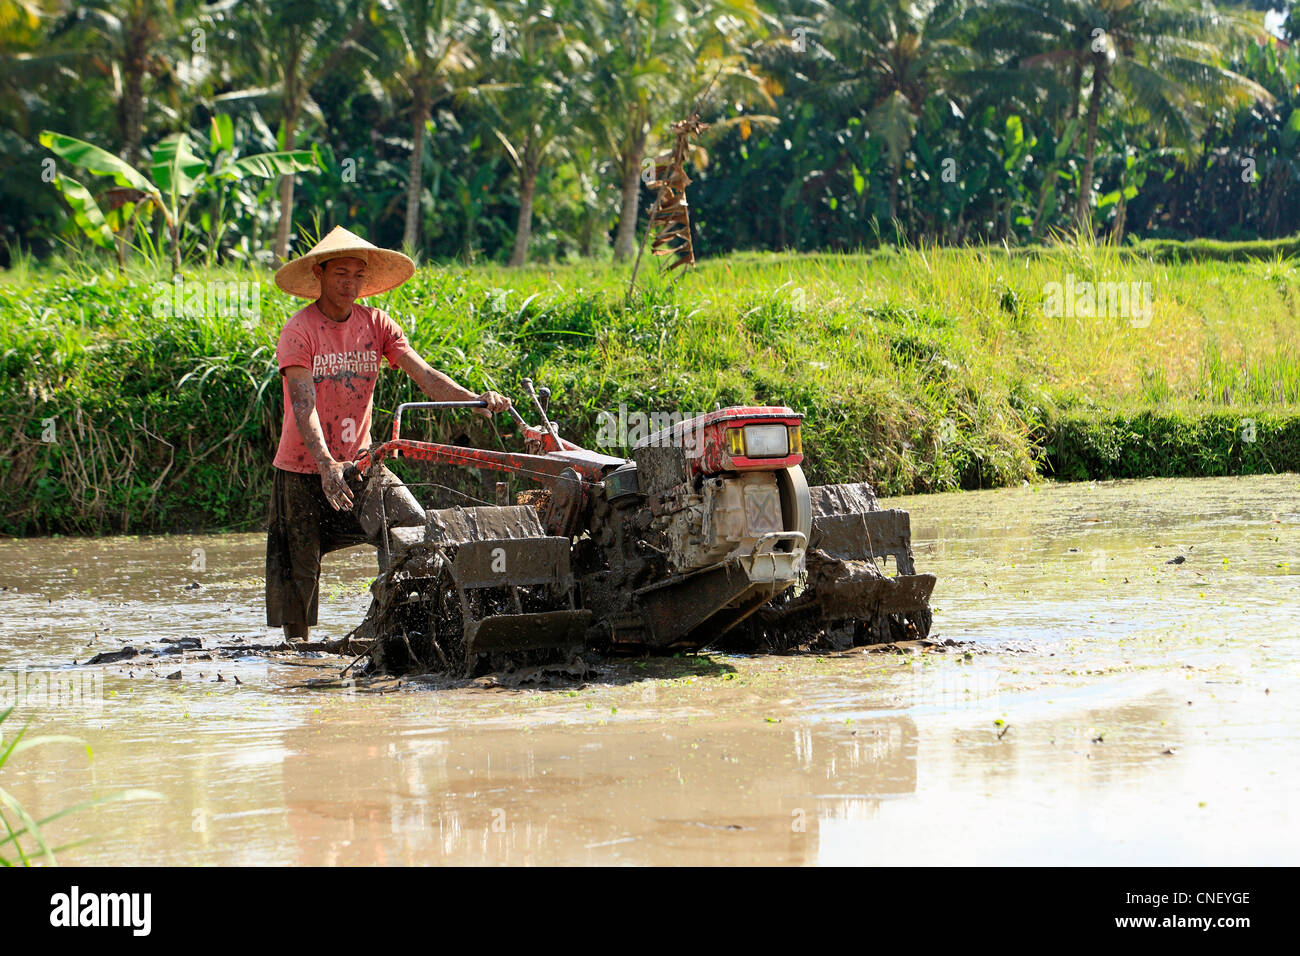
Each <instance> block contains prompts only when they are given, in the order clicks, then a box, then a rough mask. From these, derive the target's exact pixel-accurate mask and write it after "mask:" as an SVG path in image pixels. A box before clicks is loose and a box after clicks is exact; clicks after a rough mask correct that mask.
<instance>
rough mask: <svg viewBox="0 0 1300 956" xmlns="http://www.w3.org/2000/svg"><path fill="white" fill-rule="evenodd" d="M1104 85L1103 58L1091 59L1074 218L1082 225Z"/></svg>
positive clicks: (1089, 206)
mask: <svg viewBox="0 0 1300 956" xmlns="http://www.w3.org/2000/svg"><path fill="white" fill-rule="evenodd" d="M1105 85H1106V66H1105V61H1104V60H1096V59H1094V61H1093V66H1092V93H1091V94H1089V96H1088V137H1087V139H1086V140H1085V141H1084V144H1083V173H1082V175H1081V176H1080V178H1079V204H1078V207H1077V208H1076V209H1075V218H1076V219H1078V221H1079V225H1080V226H1082V225H1083V224H1084V223H1085V222H1087V220H1088V215H1089V213H1090V212H1091V210H1092V166H1093V161H1094V160H1095V159H1096V152H1097V117H1098V116H1099V115H1100V114H1101V92H1102V89H1103V87H1105Z"/></svg>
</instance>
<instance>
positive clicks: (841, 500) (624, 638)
mask: <svg viewBox="0 0 1300 956" xmlns="http://www.w3.org/2000/svg"><path fill="white" fill-rule="evenodd" d="M523 386H524V390H525V391H526V393H527V394H528V397H529V400H530V402H531V404H532V407H533V409H534V410H535V411H536V413H537V415H538V418H539V421H540V424H539V425H535V426H534V425H529V424H528V423H527V422H526V421H525V420H524V418H523V416H522V415H521V414H520V413H519V412H518V411H517V410H516V409H514V408H511V410H510V412H511V414H512V415H513V416H514V419H515V421H516V423H517V424H518V426H519V428H520V430H521V432H522V434H523V442H524V451H523V452H522V453H512V452H505V451H491V450H487V449H478V448H468V447H463V446H459V445H445V444H437V443H431V442H422V441H413V440H411V439H408V438H403V437H402V418H403V415H404V414H405V413H407V412H409V411H412V410H415V409H442V408H465V407H475V406H479V407H481V406H482V404H483V403H481V402H412V403H408V404H404V405H400V406H399V407H398V408H397V411H396V414H395V415H394V420H393V437H392V439H391V440H390V441H386V442H383V443H382V444H379V445H375V446H372V447H371V448H369V449H367V450H366V451H364V452H363V453H362V454H361V455H360V456H359V458H358V459H357V461H356V462H355V463H354V466H353V467H352V468H349V470H348V480H349V484H350V485H351V486H352V487H353V490H354V492H355V495H354V498H355V501H356V504H355V508H356V509H357V515H358V518H359V520H360V522H361V524H362V526H363V528H364V529H365V530H366V532H367V534H368V535H370V536H371V539H372V540H373V541H374V543H375V544H376V545H377V546H378V548H379V569H380V573H379V576H378V577H377V578H376V580H375V583H374V585H373V586H372V589H371V590H372V593H373V601H372V602H371V606H370V609H369V611H368V613H367V614H366V617H365V620H364V621H363V622H362V623H361V625H360V626H359V627H358V628H356V630H354V631H353V633H352V635H351V636H352V637H353V638H355V639H357V640H369V641H371V642H372V643H371V645H370V646H371V650H370V652H369V662H368V665H367V666H368V668H369V669H370V670H371V671H373V672H388V673H410V672H413V671H430V670H439V671H445V672H450V673H457V674H473V673H475V672H476V671H478V670H481V669H483V668H485V667H491V668H499V667H501V666H506V665H508V664H509V663H510V662H512V661H513V662H518V661H520V660H529V659H531V660H538V659H543V660H544V659H548V655H550V659H553V656H554V655H556V654H557V653H574V652H577V651H580V650H583V649H590V650H593V651H597V652H604V653H616V652H620V651H624V652H628V651H630V652H647V651H659V652H672V651H679V650H698V649H700V648H703V647H705V646H706V645H713V646H718V645H721V646H725V647H729V648H734V649H747V650H781V649H785V648H790V647H794V646H800V645H804V644H809V643H814V644H817V645H818V646H829V647H838V648H847V647H851V646H853V645H857V644H868V643H880V642H885V641H891V640H902V639H908V638H919V637H924V636H926V634H927V632H928V631H929V627H930V610H929V597H930V593H931V591H932V590H933V588H934V583H935V579H934V576H933V575H930V574H917V573H916V571H915V568H914V567H913V561H912V549H911V530H910V525H909V521H908V515H907V512H905V511H892V510H882V509H881V508H880V505H879V504H878V503H877V501H876V497H875V494H874V493H873V492H872V490H871V488H870V486H869V485H866V484H846V485H823V486H819V487H812V488H810V487H809V486H808V483H807V482H806V481H805V479H804V474H803V469H802V467H801V465H802V462H803V450H802V442H801V429H802V416H801V415H800V414H799V413H797V412H795V411H792V410H791V409H789V408H785V407H780V406H776V407H733V408H723V409H719V410H717V411H713V412H710V413H708V414H705V415H701V416H698V417H696V418H693V419H690V420H689V421H684V422H680V423H678V424H675V425H673V426H672V427H671V428H666V429H663V430H661V431H658V432H656V433H654V434H652V435H649V436H647V437H645V438H644V439H642V440H641V441H640V442H638V443H637V444H636V445H635V447H634V448H633V449H632V455H631V457H630V458H621V457H615V456H610V455H604V454H599V453H597V452H592V451H588V450H586V449H584V448H580V447H579V446H577V445H575V444H573V443H572V442H569V441H566V440H565V439H563V438H561V437H560V434H559V430H558V428H557V427H556V425H555V423H554V422H552V421H551V420H550V419H549V418H548V416H547V402H548V399H549V392H548V390H546V389H541V390H540V393H539V391H538V390H535V389H534V388H533V384H532V382H531V381H529V380H527V379H525V380H524V382H523ZM396 457H401V458H406V459H414V460H417V461H422V462H428V463H433V464H442V465H456V466H464V467H469V468H476V469H486V470H489V471H497V472H502V473H504V474H505V475H507V476H516V477H518V478H519V479H524V480H528V481H531V482H534V483H535V484H536V486H537V487H536V488H534V489H530V490H527V491H523V492H521V493H520V494H519V495H518V497H517V501H516V503H515V504H508V503H504V502H503V503H500V504H498V505H496V506H480V507H453V508H445V509H437V510H430V511H427V512H426V511H425V510H424V509H423V508H421V507H420V505H419V503H418V502H417V501H416V499H415V497H414V496H413V495H412V494H411V492H410V490H409V489H408V488H406V487H405V486H404V485H402V484H400V483H395V482H393V481H392V480H391V478H388V479H387V481H386V482H385V481H384V480H381V479H379V478H375V477H374V476H378V475H385V470H382V469H381V470H377V471H376V470H374V469H375V465H377V464H378V463H379V462H381V461H383V460H384V459H386V458H396ZM372 472H373V474H372ZM372 478H374V480H372ZM505 487H507V485H505V484H498V489H500V490H504V488H505ZM891 564H892V568H891V567H890V565H891ZM557 649H558V651H557Z"/></svg>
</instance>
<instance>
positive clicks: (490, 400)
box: [303, 351, 510, 415]
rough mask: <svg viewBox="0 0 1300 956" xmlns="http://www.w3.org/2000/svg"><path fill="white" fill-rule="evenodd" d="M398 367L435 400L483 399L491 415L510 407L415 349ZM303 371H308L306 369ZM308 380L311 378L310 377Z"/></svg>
mask: <svg viewBox="0 0 1300 956" xmlns="http://www.w3.org/2000/svg"><path fill="white" fill-rule="evenodd" d="M397 364H398V367H399V368H401V369H402V371H404V372H406V374H407V375H409V376H411V378H413V379H414V380H415V384H416V386H417V387H418V388H419V389H420V391H422V392H424V394H425V395H428V396H429V398H431V399H433V400H434V401H435V402H472V401H474V400H475V399H482V400H483V401H485V402H487V408H486V409H480V410H479V411H480V412H481V413H482V414H487V415H490V414H492V413H493V412H504V411H505V410H506V409H507V408H509V407H510V399H508V398H506V397H505V396H504V395H499V394H497V393H496V392H483V393H482V394H476V393H474V392H471V391H470V390H469V389H467V388H463V387H462V386H460V385H457V384H456V383H455V382H453V381H452V380H451V379H450V378H449V377H447V376H446V375H444V374H443V373H442V372H439V371H438V370H437V369H435V368H433V367H432V366H431V365H429V363H428V362H426V361H425V360H424V359H422V358H420V356H419V355H418V354H416V353H415V351H410V352H407V353H405V354H404V355H402V357H401V358H399V359H398V360H397ZM303 371H306V369H304V370H303ZM308 381H309V382H310V381H311V379H310V377H308Z"/></svg>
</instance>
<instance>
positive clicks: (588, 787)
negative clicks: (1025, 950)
mask: <svg viewBox="0 0 1300 956" xmlns="http://www.w3.org/2000/svg"><path fill="white" fill-rule="evenodd" d="M894 504H896V505H898V506H903V507H907V508H909V509H910V510H911V511H912V513H913V523H914V536H915V543H916V550H917V563H918V566H920V567H922V568H923V569H925V570H931V571H934V572H935V573H936V574H937V575H938V576H939V582H940V583H939V587H938V590H937V592H936V598H935V603H936V606H937V611H936V615H935V621H936V624H935V632H936V633H937V634H940V635H942V636H944V637H947V638H952V639H953V640H955V641H960V642H968V643H964V644H962V645H960V646H958V647H952V648H948V649H947V651H946V652H945V653H942V654H939V653H927V654H894V653H862V652H853V653H845V654H842V655H833V656H826V657H820V658H815V657H804V658H790V657H785V658H745V657H733V656H723V655H714V656H710V657H705V658H699V659H687V660H677V661H672V660H669V661H662V660H652V661H648V662H625V663H624V664H623V665H621V666H620V667H618V668H616V669H614V670H611V671H609V672H608V673H606V674H604V675H603V676H602V677H601V678H600V679H598V680H597V681H596V682H594V683H591V684H588V685H575V686H572V687H565V688H561V689H558V690H557V689H546V690H535V689H523V690H503V689H499V688H497V689H492V688H484V687H472V688H465V689H459V690H454V691H432V690H430V689H428V688H426V687H420V686H408V687H403V688H401V689H399V690H396V691H395V692H392V693H386V694H376V693H362V692H356V691H345V690H321V689H313V688H311V687H309V686H307V685H306V681H307V680H308V679H310V678H313V677H318V676H321V675H324V674H328V673H332V670H331V668H332V669H333V670H337V666H338V665H337V663H334V662H333V661H332V660H329V661H326V660H312V659H304V660H302V661H300V662H299V663H297V664H293V665H290V664H285V663H269V662H267V661H266V660H263V659H258V658H256V657H252V656H250V657H248V658H246V659H243V660H237V661H233V662H232V661H222V662H220V663H215V662H213V661H204V660H198V659H195V655H194V654H192V653H187V654H183V655H177V656H176V657H175V659H174V663H173V662H168V663H167V664H164V665H160V666H154V667H152V668H150V667H147V666H142V665H138V664H137V665H135V666H130V665H127V666H111V667H104V668H94V669H90V670H87V669H84V668H79V669H73V668H72V667H71V662H72V661H73V660H81V661H84V660H86V659H87V658H88V657H90V656H91V655H93V654H94V653H97V652H99V651H104V650H113V649H115V648H118V647H120V646H122V645H123V644H126V643H136V644H139V643H141V642H144V643H149V644H156V643H157V642H159V641H160V640H162V639H164V638H172V639H176V638H181V637H189V636H198V637H201V638H202V639H203V640H204V642H205V643H206V644H212V643H215V642H217V641H223V642H229V641H231V640H232V639H236V638H243V639H244V640H246V641H248V642H250V643H253V642H259V641H262V640H265V639H267V638H268V637H271V636H272V635H271V634H270V632H268V631H267V629H266V628H265V627H264V626H262V622H263V620H264V619H263V617H262V614H263V609H262V603H261V600H262V599H261V587H262V579H261V569H262V562H263V550H262V549H263V542H262V540H261V539H260V538H259V537H257V536H251V535H250V536H243V535H237V536H220V537H196V538H184V537H169V538H154V539H134V538H117V539H109V540H99V541H93V540H80V539H52V540H51V539H45V540H36V541H3V542H0V587H4V588H6V590H3V591H0V680H3V681H5V682H6V683H0V694H4V693H9V694H11V695H12V694H14V693H16V691H15V687H16V686H18V684H19V681H21V682H22V686H23V688H24V690H25V691H26V693H27V695H28V696H27V697H26V698H25V699H24V700H23V701H22V703H21V704H20V707H19V711H18V715H16V717H17V716H22V717H30V718H31V719H32V720H33V732H52V733H72V734H76V735H78V736H80V737H82V738H84V739H85V740H86V741H87V742H88V743H89V744H90V745H91V747H92V748H93V752H94V759H93V761H92V760H88V759H87V756H86V753H85V750H84V748H80V747H77V746H72V745H68V744H52V745H49V746H47V747H42V748H37V749H33V750H28V751H25V752H23V753H21V754H18V755H17V756H15V757H14V758H13V761H12V763H11V765H10V766H9V767H6V768H5V769H4V770H3V771H0V785H3V786H4V787H6V788H7V789H9V790H10V791H11V792H12V793H13V794H14V795H15V796H16V797H17V798H18V799H19V800H21V801H22V802H23V803H24V804H26V805H27V807H28V809H29V810H31V811H33V812H35V813H37V814H38V815H42V814H45V813H51V812H53V811H55V810H57V809H59V808H62V807H64V806H67V805H69V804H72V803H76V802H78V801H81V800H86V799H90V798H92V797H94V796H103V795H107V794H111V793H114V792H117V791H121V790H123V789H129V788H149V789H151V790H153V791H156V792H157V793H158V794H159V795H160V796H161V798H162V799H161V800H160V801H156V802H130V803H114V804H103V805H100V806H98V807H97V808H95V809H93V810H88V811H83V812H80V813H76V814H74V815H72V816H70V817H67V818H64V819H63V820H61V821H59V822H58V823H56V824H54V825H52V826H51V827H50V828H49V830H50V833H49V835H50V836H51V837H52V838H53V839H54V840H55V841H56V842H58V843H64V842H71V841H74V840H79V839H82V838H89V840H90V842H88V843H87V844H85V845H83V846H79V847H75V848H72V849H69V850H66V851H64V853H63V854H62V855H61V860H62V861H63V862H66V863H115V864H123V863H168V864H211V863H216V864H249V863H254V864H255V863H304V864H328V863H348V864H372V863H439V862H454V863H702V864H709V863H731V862H737V863H794V864H813V863H868V864H870V863H939V862H942V863H966V862H993V863H1019V862H1039V863H1044V862H1045V863H1066V862H1068V863H1102V862H1112V863H1284V862H1286V863H1290V862H1293V861H1294V860H1295V859H1296V854H1297V851H1300V809H1297V807H1300V801H1298V800H1297V796H1298V794H1297V790H1298V789H1300V771H1297V770H1296V767H1297V766H1300V479H1298V478H1297V477H1296V476H1294V475H1285V476H1273V477H1265V478H1255V479H1223V480H1218V479H1210V480H1199V481H1145V482H1120V483H1110V484H1101V485H1071V486H1048V487H1039V488H1023V489H1014V490H1001V491H993V492H980V493H972V494H954V495H940V496H929V497H922V498H914V499H908V500H906V501H898V502H895V503H894ZM1178 556H1182V557H1183V559H1184V560H1183V561H1182V563H1175V564H1169V563H1166V562H1169V561H1171V560H1174V559H1175V558H1176V557H1178ZM373 561H374V558H373V554H372V553H371V552H369V551H368V550H365V549H356V550H354V551H349V552H342V553H339V554H335V555H332V556H330V558H327V569H326V574H325V575H324V578H323V581H322V588H323V593H324V595H325V597H324V600H323V601H322V609H321V615H322V625H323V626H322V628H321V629H320V631H319V632H317V634H318V636H320V635H323V634H328V635H331V636H337V635H340V634H342V633H343V632H344V631H346V629H347V628H348V627H349V626H351V623H353V622H355V621H357V620H359V618H360V615H361V614H362V612H363V611H364V608H365V603H366V598H365V596H364V588H365V586H366V584H367V583H368V581H369V579H370V577H371V576H372V575H373V573H374V566H373ZM193 584H198V585H200V587H197V588H194V587H189V588H188V589H187V586H191V585H193ZM176 671H180V672H181V676H180V678H178V679H174V680H169V679H167V677H166V675H167V674H170V673H175V672H176ZM218 674H219V675H220V678H221V679H220V680H218ZM51 675H53V678H55V679H57V678H59V677H63V678H65V679H69V675H76V679H77V680H80V681H81V682H82V683H81V684H79V685H77V688H76V690H77V691H78V692H79V693H80V697H79V698H77V697H76V696H75V695H74V694H73V693H71V692H69V691H68V690H66V689H65V690H64V691H63V692H62V693H57V694H56V693H54V692H53V691H51V692H50V693H45V694H43V693H42V686H43V685H42V684H41V682H42V681H43V680H45V681H48V680H50V679H51ZM88 675H89V676H88ZM235 678H238V679H239V683H236V681H235ZM14 720H15V718H11V722H12V721H14ZM999 721H1000V723H998V722H999ZM9 732H10V733H12V728H10V729H9Z"/></svg>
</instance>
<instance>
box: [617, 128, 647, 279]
mask: <svg viewBox="0 0 1300 956" xmlns="http://www.w3.org/2000/svg"><path fill="white" fill-rule="evenodd" d="M644 154H645V136H644V135H643V136H641V137H640V138H638V139H637V141H636V142H635V143H633V144H632V148H631V149H630V150H629V151H628V152H627V153H626V154H624V156H623V157H622V170H623V205H622V207H621V208H620V209H619V213H618V234H617V236H616V237H615V239H614V260H615V261H616V262H619V261H622V260H624V259H630V258H632V256H634V255H636V231H637V226H638V225H639V223H638V220H639V219H640V218H641V217H640V213H641V157H642V156H643V155H644Z"/></svg>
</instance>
